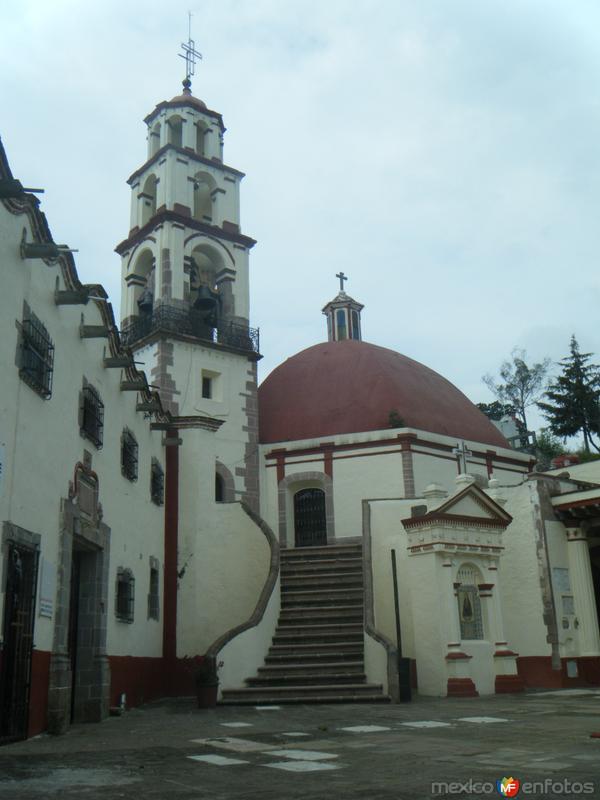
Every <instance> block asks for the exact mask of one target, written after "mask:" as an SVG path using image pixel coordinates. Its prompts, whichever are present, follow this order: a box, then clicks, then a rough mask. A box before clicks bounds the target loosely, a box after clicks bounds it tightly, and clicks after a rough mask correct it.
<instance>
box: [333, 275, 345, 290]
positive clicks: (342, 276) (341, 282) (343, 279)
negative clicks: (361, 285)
mask: <svg viewBox="0 0 600 800" xmlns="http://www.w3.org/2000/svg"><path fill="white" fill-rule="evenodd" d="M335 277H336V278H339V279H340V292H343V291H344V281H347V280H348V278H347V277H346V276H345V275H344V273H343V272H337V273H336V276H335Z"/></svg>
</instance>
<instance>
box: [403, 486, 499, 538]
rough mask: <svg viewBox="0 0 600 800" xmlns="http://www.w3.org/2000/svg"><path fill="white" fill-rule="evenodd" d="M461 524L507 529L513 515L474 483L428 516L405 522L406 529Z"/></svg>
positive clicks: (429, 512) (413, 518)
mask: <svg viewBox="0 0 600 800" xmlns="http://www.w3.org/2000/svg"><path fill="white" fill-rule="evenodd" d="M435 521H439V522H452V521H455V522H460V523H463V524H471V525H482V526H486V527H487V526H489V525H492V526H494V527H501V528H506V527H507V526H508V525H509V524H510V522H511V521H512V517H511V515H510V514H509V513H508V512H506V511H505V510H504V509H503V508H502V506H500V505H498V503H496V502H495V500H492V498H491V497H489V495H487V494H486V493H485V492H484V491H483V490H482V489H480V488H479V487H478V486H477V485H476V484H474V483H472V484H470V485H469V486H466V487H465V488H464V489H461V490H460V491H458V492H457V493H456V494H454V495H452V497H449V498H448V499H447V500H445V501H444V502H443V503H442V504H441V505H439V506H437V507H436V508H432V509H430V510H429V511H428V512H427V513H426V514H423V515H422V516H418V517H411V518H410V519H408V520H403V524H404V525H405V527H411V528H412V527H418V526H419V525H422V524H430V523H431V522H435Z"/></svg>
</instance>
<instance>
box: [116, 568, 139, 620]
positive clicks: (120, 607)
mask: <svg viewBox="0 0 600 800" xmlns="http://www.w3.org/2000/svg"><path fill="white" fill-rule="evenodd" d="M134 605H135V578H134V577H133V573H132V571H131V570H130V569H123V567H119V569H118V570H117V595H116V599H115V615H116V617H117V619H120V620H121V622H133V613H134Z"/></svg>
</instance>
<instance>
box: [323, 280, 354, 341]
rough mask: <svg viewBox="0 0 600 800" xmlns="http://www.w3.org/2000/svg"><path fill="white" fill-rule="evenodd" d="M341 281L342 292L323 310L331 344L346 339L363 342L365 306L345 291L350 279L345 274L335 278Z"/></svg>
mask: <svg viewBox="0 0 600 800" xmlns="http://www.w3.org/2000/svg"><path fill="white" fill-rule="evenodd" d="M335 277H336V278H339V281H340V291H339V293H338V295H337V296H336V297H334V298H333V300H330V301H329V303H327V305H326V306H325V307H324V308H323V314H325V316H326V317H327V334H328V339H329V341H330V342H341V341H343V340H344V339H355V340H356V341H359V342H360V341H362V335H361V328H360V312H361V311H362V310H363V308H364V306H363V305H362V304H361V303H358V302H357V301H356V300H354V299H353V298H352V297H350V295H347V294H346V292H345V291H344V281H347V280H348V278H347V277H346V275H344V273H343V272H338V273H337V274H336V276H335Z"/></svg>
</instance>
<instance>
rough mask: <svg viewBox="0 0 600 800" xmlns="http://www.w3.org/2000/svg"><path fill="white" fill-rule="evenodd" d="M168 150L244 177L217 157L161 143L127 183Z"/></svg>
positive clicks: (137, 176)
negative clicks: (208, 156)
mask: <svg viewBox="0 0 600 800" xmlns="http://www.w3.org/2000/svg"><path fill="white" fill-rule="evenodd" d="M169 150H173V151H174V152H175V153H179V155H182V156H185V157H186V158H189V159H190V160H191V161H194V162H196V163H197V164H204V165H205V166H207V167H214V168H215V169H219V170H221V171H222V172H228V173H229V174H230V175H235V176H237V177H238V178H244V177H245V175H246V173H245V172H240V170H239V169H234V167H228V166H227V164H224V163H223V162H222V161H217V159H213V158H204V156H200V155H198V154H197V153H195V152H194V151H193V150H190V149H189V148H187V147H176V146H175V145H174V144H165V145H163V146H162V147H161V148H160V150H157V151H156V153H155V154H154V155H153V156H152V158H149V159H148V161H146V162H145V164H142V166H141V167H139V168H138V169H136V170H135V172H132V173H131V175H130V176H129V178H127V183H128V184H129V185H130V186H131V184H132V183H133V182H134V181H135V179H136V178H139V176H140V175H141V174H142V173H143V172H145V171H146V170H147V169H148V168H149V167H150V166H151V165H152V164H155V163H156V162H158V161H160V159H161V158H162V157H163V156H164V155H165V153H167V152H168V151H169Z"/></svg>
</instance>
